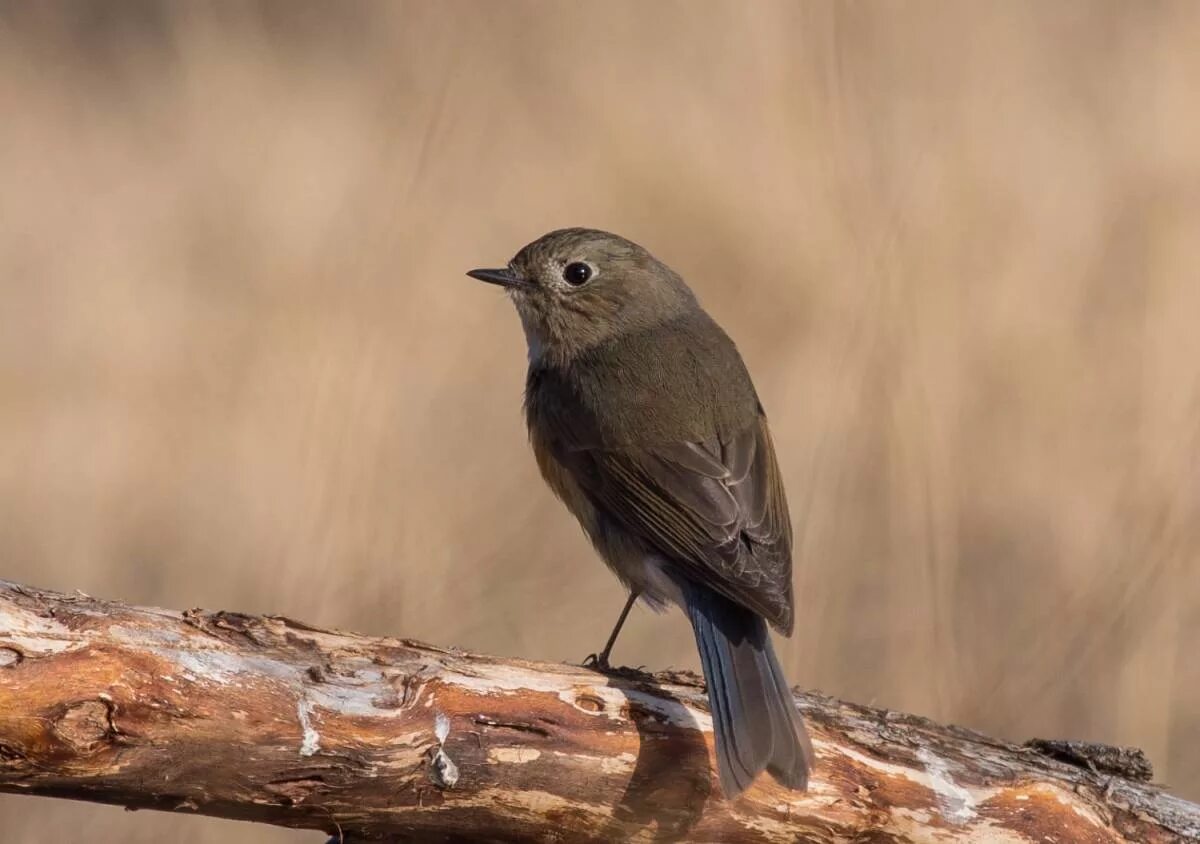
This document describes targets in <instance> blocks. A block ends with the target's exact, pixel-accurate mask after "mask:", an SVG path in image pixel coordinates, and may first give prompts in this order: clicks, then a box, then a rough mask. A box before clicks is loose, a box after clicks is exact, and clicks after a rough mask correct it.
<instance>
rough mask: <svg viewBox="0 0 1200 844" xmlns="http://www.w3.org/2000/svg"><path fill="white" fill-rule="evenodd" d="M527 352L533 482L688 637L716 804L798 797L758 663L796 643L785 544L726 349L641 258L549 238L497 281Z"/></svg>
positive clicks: (794, 720)
mask: <svg viewBox="0 0 1200 844" xmlns="http://www.w3.org/2000/svg"><path fill="white" fill-rule="evenodd" d="M467 274H468V275H469V276H472V277H473V278H477V279H479V280H481V281H487V282H491V283H492V284H498V285H500V286H502V287H504V288H505V289H506V290H507V291H508V293H509V295H510V296H511V297H512V300H513V303H514V304H515V305H516V308H517V313H518V314H519V315H520V317H521V323H522V325H523V326H524V328H525V338H526V341H527V343H528V347H529V372H528V376H527V380H526V388H525V414H526V422H527V424H528V426H529V437H530V440H531V442H532V444H533V451H534V454H535V456H536V457H537V462H538V467H539V468H540V469H541V472H542V476H543V477H544V478H545V479H546V482H547V483H548V484H549V485H550V487H551V488H552V489H553V490H554V492H555V493H557V495H558V496H559V498H561V499H562V500H563V502H564V503H565V504H566V506H567V508H568V509H569V510H570V511H571V512H572V513H573V514H574V515H575V517H576V518H577V519H578V520H579V522H580V524H582V526H583V529H584V530H585V531H586V532H587V535H588V536H589V537H590V538H591V540H592V543H593V544H594V545H595V547H596V549H597V551H599V553H600V556H601V557H603V558H604V561H605V562H606V563H607V564H608V565H609V567H610V568H611V569H612V570H613V571H614V572H615V573H616V575H617V577H619V578H620V579H621V580H622V582H624V584H625V585H626V586H627V587H628V588H629V590H630V597H629V601H628V602H627V603H626V604H625V608H624V610H623V611H622V612H621V615H620V617H619V619H618V620H617V624H616V627H615V628H614V629H613V631H612V635H611V636H610V637H609V639H608V642H607V644H606V645H605V647H604V650H603V651H601V652H600V654H599V655H598V656H597V657H595V658H594V661H595V663H596V664H597V666H598V667H599V668H601V669H604V668H607V666H608V656H609V653H610V652H611V650H612V647H613V644H614V642H615V641H616V638H617V634H618V633H619V632H620V629H621V625H622V624H623V623H624V621H625V617H626V616H627V615H628V613H629V610H630V608H631V607H632V606H633V603H634V602H635V601H636V600H637V599H638V598H639V597H640V598H641V599H642V600H644V601H646V602H647V603H648V604H650V605H651V606H652V607H654V608H655V609H661V608H663V607H664V606H666V605H668V604H676V605H678V606H679V607H681V608H682V609H683V611H684V613H685V614H686V615H687V616H688V618H689V620H690V621H691V623H692V628H693V630H694V632H695V635H696V645H697V647H698V648H699V650H700V662H701V665H702V666H703V669H704V679H705V682H706V684H707V687H708V700H709V708H710V710H711V711H712V719H713V730H714V741H715V744H716V751H717V768H718V772H719V775H720V779H721V788H722V790H723V791H724V793H725V795H726V796H727V797H730V798H732V797H735V796H737V795H738V794H740V793H741V792H742V791H743V790H745V789H746V787H747V786H749V785H750V783H751V782H753V781H754V779H755V777H756V776H757V775H758V774H759V773H760V772H762V771H763V770H766V771H768V772H770V773H771V774H772V775H773V776H774V777H775V778H776V779H777V780H778V781H779V782H781V783H783V784H784V785H786V786H788V787H790V788H795V789H804V788H805V787H806V785H807V781H808V772H809V770H810V769H811V766H812V746H811V744H810V743H809V739H808V735H807V733H806V732H805V729H804V724H803V723H802V721H801V719H800V715H799V713H798V712H797V711H796V706H795V704H794V702H793V700H792V695H791V693H790V692H789V691H788V684H787V682H786V680H785V679H784V676H783V671H782V670H781V669H780V667H779V661H778V660H777V659H776V657H775V652H774V650H773V648H772V647H771V639H770V636H769V635H768V632H767V622H770V623H771V624H772V625H773V626H774V627H775V628H776V629H778V630H779V631H781V632H782V633H784V634H788V635H790V634H791V631H792V623H793V609H792V556H791V546H792V530H791V523H790V521H789V517H788V508H787V500H786V498H785V497H784V492H783V479H782V478H781V477H780V474H779V467H778V465H777V464H776V462H775V449H774V446H773V445H772V443H771V434H770V432H769V431H768V429H767V418H766V415H765V414H764V413H763V409H762V405H761V403H760V402H759V400H758V395H757V394H756V393H755V390H754V385H753V384H752V383H751V381H750V375H749V373H747V371H746V367H745V364H743V363H742V358H741V356H740V355H739V354H738V351H737V348H736V347H735V346H734V344H733V341H732V340H730V339H729V337H728V336H727V335H726V334H725V332H724V331H722V330H721V328H720V326H718V325H717V324H716V323H715V322H714V321H713V320H712V318H711V317H709V315H708V314H707V313H705V312H704V310H703V309H702V308H701V307H700V304H699V303H698V302H697V301H696V297H695V296H694V295H693V294H692V291H691V290H690V289H689V288H688V286H687V285H686V284H685V283H684V281H683V279H682V278H680V277H679V276H678V275H677V274H676V273H674V272H673V271H672V270H671V269H670V268H668V267H667V266H666V265H664V264H662V263H661V262H659V261H658V260H656V259H655V258H654V257H653V256H652V255H651V254H650V253H649V252H647V251H646V250H645V249H643V248H642V247H640V246H638V245H637V244H636V243H632V242H630V241H628V240H625V239H624V238H622V237H618V236H617V235H614V234H609V233H607V232H602V231H596V230H593V229H562V230H560V231H554V232H551V233H549V234H547V235H545V236H544V237H542V238H539V239H538V240H536V241H534V242H533V243H530V244H529V245H528V246H526V247H524V248H523V249H522V250H521V251H520V252H518V253H517V255H516V257H515V258H513V260H512V261H511V262H509V265H508V266H507V267H505V268H503V269H487V270H471V271H470V272H469V273H467Z"/></svg>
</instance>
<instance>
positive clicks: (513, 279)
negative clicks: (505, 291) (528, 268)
mask: <svg viewBox="0 0 1200 844" xmlns="http://www.w3.org/2000/svg"><path fill="white" fill-rule="evenodd" d="M467 275H469V276H470V277H471V278H477V279H479V280H480V281H486V282H487V283H488V284H498V285H500V286H501V287H524V286H525V280H524V279H522V278H520V277H518V276H517V275H516V274H515V273H513V271H512V270H510V269H508V268H507V267H505V268H504V269H500V270H468V271H467Z"/></svg>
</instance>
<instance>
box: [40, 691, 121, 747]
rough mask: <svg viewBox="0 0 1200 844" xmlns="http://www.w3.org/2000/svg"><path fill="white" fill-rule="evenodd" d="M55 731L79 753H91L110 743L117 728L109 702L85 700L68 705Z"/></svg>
mask: <svg viewBox="0 0 1200 844" xmlns="http://www.w3.org/2000/svg"><path fill="white" fill-rule="evenodd" d="M54 732H55V733H57V734H58V737H59V738H61V739H62V740H63V741H64V742H66V743H67V744H69V745H70V746H71V747H72V749H74V750H75V751H76V752H77V753H91V752H93V751H96V750H98V749H100V747H101V746H103V745H105V744H108V742H109V739H110V738H111V737H112V735H113V733H115V732H116V729H115V728H114V726H113V722H112V713H111V711H110V710H109V707H108V704H106V703H105V702H104V701H102V700H84V701H80V702H79V703H75V704H72V705H71V706H69V707H67V710H66V711H65V712H64V713H63V714H62V715H60V716H59V718H58V720H56V721H55V722H54Z"/></svg>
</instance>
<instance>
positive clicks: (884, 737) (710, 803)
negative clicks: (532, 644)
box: [0, 581, 1200, 844]
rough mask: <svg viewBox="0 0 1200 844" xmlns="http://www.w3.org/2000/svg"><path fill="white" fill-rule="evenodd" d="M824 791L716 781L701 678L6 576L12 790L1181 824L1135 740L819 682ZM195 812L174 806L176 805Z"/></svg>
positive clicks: (1033, 831)
mask: <svg viewBox="0 0 1200 844" xmlns="http://www.w3.org/2000/svg"><path fill="white" fill-rule="evenodd" d="M796 700H797V703H798V705H799V706H800V708H801V709H802V710H803V712H804V715H805V717H806V718H807V720H808V723H809V726H810V730H811V731H812V734H813V741H814V744H815V747H816V751H817V770H816V773H815V776H814V778H813V781H812V784H811V787H810V790H809V791H808V792H807V793H803V794H798V793H794V792H789V791H787V790H785V789H782V788H780V787H778V786H777V785H776V784H775V783H774V782H773V781H772V780H770V779H769V778H766V777H764V778H761V779H760V780H759V781H758V782H757V783H756V784H755V785H754V786H753V787H752V788H751V789H750V790H749V791H748V792H747V793H746V794H745V795H743V797H742V798H740V799H738V800H736V801H727V800H725V799H723V798H722V796H721V794H720V789H719V786H718V785H717V783H716V781H715V778H714V775H713V770H712V758H711V757H712V733H711V721H710V718H709V716H708V713H707V710H706V704H705V698H704V694H703V688H702V684H701V683H700V682H699V681H698V679H697V678H696V677H695V676H694V675H691V674H689V673H686V672H666V673H660V674H654V675H651V674H644V673H640V672H635V671H623V672H620V673H617V674H612V675H604V674H600V673H597V672H595V671H590V670H587V669H584V668H580V667H578V666H573V665H561V664H547V663H534V662H527V661H523V660H518V659H501V658H496V657H489V656H482V655H478V654H471V653H464V652H461V651H457V650H451V649H445V648H439V647H433V646H430V645H424V644H420V643H417V642H413V641H407V640H401V639H379V638H369V637H365V636H359V635H354V634H350V633H341V632H335V631H330V630H321V629H317V628H314V627H311V626H308V625H305V624H302V623H299V622H296V621H292V620H290V619H287V618H281V617H277V616H266V617H258V616H248V615H242V614H238V613H229V612H203V611H199V610H190V611H187V612H174V611H168V610H160V609H147V608H140V607H130V606H125V605H123V604H119V603H112V602H106V601H100V600H96V599H93V598H90V597H88V596H85V595H82V594H76V595H71V596H68V595H62V594H57V593H52V592H46V591H41V590H35V589H32V588H29V587H23V586H18V585H16V584H11V583H5V582H3V581H0V791H5V792H10V793H18V794H40V795H51V796H58V797H67V798H74V799H80V800H92V801H98V802H104V803H114V804H118V805H124V806H128V807H131V808H139V809H146V808H149V809H162V810H167V811H174V812H179V813H185V814H187V813H198V814H207V815H214V816H217V817H223V818H236V819H243V820H248V821H258V822H261V823H269V824H277V825H281V826H288V827H299V828H312V829H321V830H325V831H327V832H329V833H330V834H332V835H335V836H337V835H344V836H345V837H346V838H347V839H351V840H353V839H358V840H394V841H562V842H574V841H666V840H670V841H719V842H731V844H736V842H777V841H778V842H783V841H787V842H794V841H813V842H841V841H854V842H910V841H911V842H925V841H930V842H934V841H971V842H1035V841H1036V842H1147V843H1148V844H1155V843H1156V842H1176V841H1191V840H1200V806H1196V805H1194V804H1191V803H1188V802H1186V801H1183V800H1181V799H1178V798H1176V797H1173V796H1171V795H1169V794H1167V793H1166V792H1164V791H1163V790H1162V789H1161V788H1159V787H1157V786H1155V785H1152V784H1150V783H1149V782H1145V781H1143V780H1145V779H1148V777H1149V769H1148V766H1146V764H1145V762H1144V760H1143V759H1142V758H1141V756H1140V754H1138V753H1137V752H1136V751H1120V750H1118V749H1114V748H1107V747H1104V746H1099V747H1096V746H1086V745H1078V744H1069V743H1054V742H1047V743H1043V744H1040V745H1037V746H1015V745H1011V744H1008V743H1005V742H1002V741H998V740H995V739H991V738H988V737H986V736H983V735H979V734H977V733H974V732H971V731H968V730H964V729H961V728H956V727H949V726H944V725H939V724H936V723H933V722H931V721H929V720H926V719H923V718H919V717H915V716H912V715H903V714H899V713H895V712H888V711H884V710H880V709H874V708H870V707H866V706H859V705H855V704H851V703H845V702H841V701H837V700H833V699H830V698H826V697H822V696H820V695H816V694H811V693H797V696H796ZM186 822H187V821H185V820H183V819H180V823H186Z"/></svg>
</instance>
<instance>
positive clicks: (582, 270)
mask: <svg viewBox="0 0 1200 844" xmlns="http://www.w3.org/2000/svg"><path fill="white" fill-rule="evenodd" d="M591 277H592V268H591V267H589V266H588V265H587V264H585V263H583V262H582V261H575V262H573V263H570V264H567V265H566V266H565V267H563V281H565V282H566V283H567V284H570V285H573V286H574V287H578V286H579V285H581V284H583V283H584V282H585V281H587V280H588V279H589V278H591Z"/></svg>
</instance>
